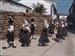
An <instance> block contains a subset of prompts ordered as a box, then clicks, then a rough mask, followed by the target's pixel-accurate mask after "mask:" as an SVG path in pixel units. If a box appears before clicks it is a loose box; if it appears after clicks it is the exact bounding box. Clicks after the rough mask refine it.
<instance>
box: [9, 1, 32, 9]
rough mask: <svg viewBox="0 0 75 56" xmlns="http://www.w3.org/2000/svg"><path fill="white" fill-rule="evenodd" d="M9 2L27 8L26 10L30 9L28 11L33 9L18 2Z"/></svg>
mask: <svg viewBox="0 0 75 56" xmlns="http://www.w3.org/2000/svg"><path fill="white" fill-rule="evenodd" d="M8 2H11V3H14V4H17V5H20V6H23V7H26V8H28V9H32V8H30V7H28V6H26V5H23V4H21V3H18V2H15V1H12V0H11V1H9V0H8Z"/></svg>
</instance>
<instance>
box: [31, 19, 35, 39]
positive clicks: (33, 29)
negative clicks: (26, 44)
mask: <svg viewBox="0 0 75 56" xmlns="http://www.w3.org/2000/svg"><path fill="white" fill-rule="evenodd" d="M30 25H31V27H30V30H31V39H36V38H34V35H35V27H36V24H35V22H34V19H33V18H32V19H31V24H30Z"/></svg>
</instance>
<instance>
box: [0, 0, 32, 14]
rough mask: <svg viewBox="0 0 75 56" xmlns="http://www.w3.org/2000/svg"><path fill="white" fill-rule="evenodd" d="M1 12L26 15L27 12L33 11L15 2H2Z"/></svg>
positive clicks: (0, 5)
mask: <svg viewBox="0 0 75 56" xmlns="http://www.w3.org/2000/svg"><path fill="white" fill-rule="evenodd" d="M0 10H1V11H12V12H24V13H26V12H27V11H29V12H30V11H31V10H32V9H31V8H30V7H28V6H26V5H23V4H20V3H17V2H15V1H0Z"/></svg>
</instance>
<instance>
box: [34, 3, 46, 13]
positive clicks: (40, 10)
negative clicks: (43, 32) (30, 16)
mask: <svg viewBox="0 0 75 56" xmlns="http://www.w3.org/2000/svg"><path fill="white" fill-rule="evenodd" d="M33 12H37V13H39V14H43V13H46V8H45V7H44V5H43V4H40V3H37V4H33Z"/></svg>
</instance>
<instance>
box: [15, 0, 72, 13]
mask: <svg viewBox="0 0 75 56" xmlns="http://www.w3.org/2000/svg"><path fill="white" fill-rule="evenodd" d="M14 1H15V0H14ZM16 1H19V2H20V3H22V4H25V5H28V6H30V7H32V5H31V4H33V3H34V4H35V3H36V2H38V1H40V3H42V4H44V5H45V7H46V8H47V12H48V13H50V4H49V3H47V2H42V1H43V0H16ZM72 1H73V0H55V2H56V3H57V11H58V13H59V14H68V13H69V12H68V11H69V8H70V6H71V4H72Z"/></svg>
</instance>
